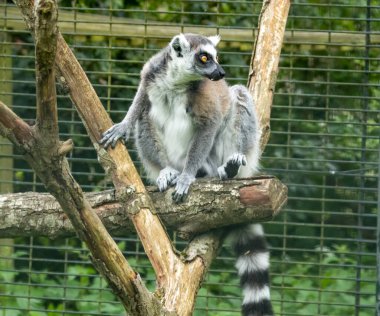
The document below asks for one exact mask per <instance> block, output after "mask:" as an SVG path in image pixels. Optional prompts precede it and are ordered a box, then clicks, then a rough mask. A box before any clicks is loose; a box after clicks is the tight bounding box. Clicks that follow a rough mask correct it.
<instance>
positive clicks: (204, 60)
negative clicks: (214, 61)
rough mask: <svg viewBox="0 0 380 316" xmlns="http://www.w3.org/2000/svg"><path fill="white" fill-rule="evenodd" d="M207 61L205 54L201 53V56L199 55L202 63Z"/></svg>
mask: <svg viewBox="0 0 380 316" xmlns="http://www.w3.org/2000/svg"><path fill="white" fill-rule="evenodd" d="M207 61H208V58H207V56H206V55H202V56H201V62H202V63H207Z"/></svg>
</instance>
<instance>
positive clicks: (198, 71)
mask: <svg viewBox="0 0 380 316" xmlns="http://www.w3.org/2000/svg"><path fill="white" fill-rule="evenodd" d="M219 41H220V37H219V36H211V37H204V36H201V35H195V34H180V35H177V36H175V37H174V38H173V39H172V41H171V43H170V44H171V48H172V52H173V53H172V58H173V59H174V62H177V63H178V64H181V65H183V67H184V68H185V69H184V70H186V72H188V73H189V74H190V73H192V74H193V75H200V76H203V77H207V78H209V79H210V80H215V81H216V80H220V79H222V78H223V77H224V76H225V74H226V73H225V71H224V70H223V68H222V67H221V66H220V65H219V63H218V56H217V51H216V45H217V44H218V43H219Z"/></svg>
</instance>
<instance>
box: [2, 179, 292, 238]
mask: <svg viewBox="0 0 380 316" xmlns="http://www.w3.org/2000/svg"><path fill="white" fill-rule="evenodd" d="M148 191H149V193H150V196H151V198H152V200H153V202H154V205H155V208H156V211H157V214H158V215H159V217H160V218H161V220H162V221H163V223H164V225H165V227H166V228H167V229H169V230H174V231H177V233H178V234H179V235H180V236H181V237H183V238H185V239H189V238H191V237H193V236H194V235H197V234H199V233H204V232H207V231H209V230H212V229H216V228H222V227H225V226H226V225H236V224H243V223H247V222H253V221H255V222H260V221H267V220H269V219H271V218H272V217H274V216H275V215H276V214H277V213H278V212H279V211H280V209H281V207H282V205H283V204H284V203H285V202H286V187H285V186H284V185H283V184H281V182H280V181H278V180H277V179H275V178H272V177H259V178H255V179H247V180H240V179H239V180H230V181H223V182H221V181H218V180H206V179H205V180H201V181H197V182H196V183H195V184H194V185H193V187H192V194H191V197H190V200H189V201H187V202H186V203H184V204H173V203H172V202H171V196H170V194H171V190H170V191H168V192H167V193H166V194H162V193H161V192H158V190H157V188H155V187H150V188H148ZM86 198H87V200H88V201H89V203H90V205H91V207H92V208H93V209H94V211H95V212H96V213H97V214H98V216H99V217H100V219H101V220H102V222H103V224H104V225H105V227H106V228H107V230H108V232H109V233H110V234H111V235H112V236H125V235H127V234H128V233H130V232H131V231H133V230H134V228H133V225H132V223H131V221H130V220H129V217H128V214H127V213H126V212H125V210H124V208H123V207H122V205H121V204H120V202H119V201H118V199H117V197H116V193H115V190H107V191H103V192H96V193H88V194H86ZM130 201H132V203H131V204H134V203H138V200H137V197H131V198H130ZM74 234H75V230H74V229H73V226H72V225H71V222H70V221H69V220H68V218H67V216H66V215H65V214H64V212H63V211H62V209H61V208H60V206H59V204H58V203H57V202H55V199H54V197H53V196H51V195H50V194H48V193H33V192H29V193H14V194H4V195H1V196H0V238H1V237H26V236H47V237H49V238H58V237H60V238H61V237H68V236H73V235H74Z"/></svg>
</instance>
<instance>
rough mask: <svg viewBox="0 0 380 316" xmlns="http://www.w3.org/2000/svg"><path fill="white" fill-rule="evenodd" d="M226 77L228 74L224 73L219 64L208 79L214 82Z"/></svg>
mask: <svg viewBox="0 0 380 316" xmlns="http://www.w3.org/2000/svg"><path fill="white" fill-rule="evenodd" d="M225 75H226V72H225V71H224V69H223V68H222V67H221V66H220V65H219V64H216V68H215V69H214V71H213V72H212V73H210V74H209V75H208V78H209V79H211V80H213V81H218V80H220V79H223V78H224V76H225Z"/></svg>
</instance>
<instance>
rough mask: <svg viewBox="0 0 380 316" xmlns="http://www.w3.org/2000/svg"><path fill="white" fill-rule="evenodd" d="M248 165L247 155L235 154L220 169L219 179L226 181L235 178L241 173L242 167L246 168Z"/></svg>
mask: <svg viewBox="0 0 380 316" xmlns="http://www.w3.org/2000/svg"><path fill="white" fill-rule="evenodd" d="M246 164H247V158H246V157H245V155H243V154H240V153H236V154H233V155H232V156H231V157H230V158H228V159H227V161H226V162H225V163H224V164H223V165H221V166H220V167H219V168H218V174H219V178H220V179H222V180H225V179H231V178H233V177H235V176H236V175H237V174H238V172H239V169H240V166H245V165H246Z"/></svg>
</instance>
